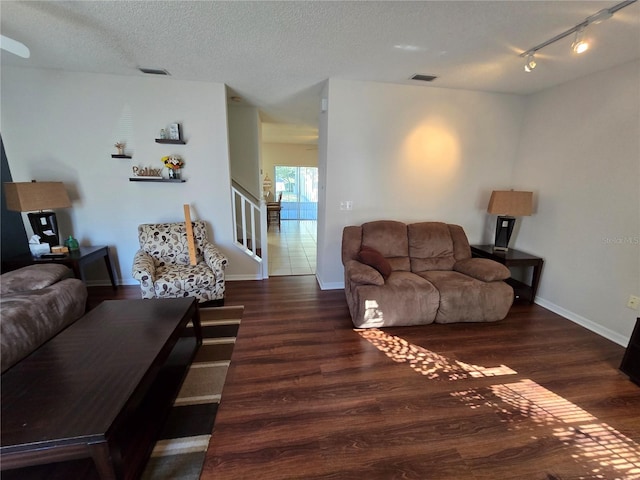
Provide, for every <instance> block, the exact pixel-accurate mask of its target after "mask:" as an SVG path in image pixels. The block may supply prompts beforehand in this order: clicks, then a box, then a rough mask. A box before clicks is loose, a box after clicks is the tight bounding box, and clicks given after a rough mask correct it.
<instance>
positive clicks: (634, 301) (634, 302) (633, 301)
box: [627, 295, 640, 310]
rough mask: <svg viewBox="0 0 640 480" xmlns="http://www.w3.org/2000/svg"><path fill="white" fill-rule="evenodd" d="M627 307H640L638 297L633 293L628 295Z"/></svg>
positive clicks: (636, 308)
mask: <svg viewBox="0 0 640 480" xmlns="http://www.w3.org/2000/svg"><path fill="white" fill-rule="evenodd" d="M627 307H629V308H631V309H633V310H638V307H640V297H637V296H635V295H629V301H628V302H627Z"/></svg>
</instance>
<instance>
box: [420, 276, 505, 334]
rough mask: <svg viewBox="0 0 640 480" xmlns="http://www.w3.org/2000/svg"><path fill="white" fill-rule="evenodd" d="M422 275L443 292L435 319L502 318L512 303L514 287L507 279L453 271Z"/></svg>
mask: <svg viewBox="0 0 640 480" xmlns="http://www.w3.org/2000/svg"><path fill="white" fill-rule="evenodd" d="M419 275H420V276H421V277H422V278H424V279H425V280H428V281H429V282H431V283H432V284H433V285H435V287H436V288H437V289H438V291H439V292H440V306H439V308H438V313H437V315H436V318H435V322H436V323H453V322H492V321H496V320H502V319H503V318H504V317H506V316H507V313H508V312H509V308H510V307H511V304H512V303H513V289H512V288H511V287H510V286H509V285H507V284H506V283H504V282H489V283H487V282H483V281H481V280H477V279H475V278H472V277H470V276H468V275H465V274H463V273H459V272H454V271H437V270H434V271H429V272H421V273H420V274H419Z"/></svg>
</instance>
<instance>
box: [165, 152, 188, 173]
mask: <svg viewBox="0 0 640 480" xmlns="http://www.w3.org/2000/svg"><path fill="white" fill-rule="evenodd" d="M162 163H164V166H165V167H167V168H168V169H169V170H180V169H181V168H182V167H183V166H184V161H183V160H182V158H181V157H180V155H167V156H166V157H162Z"/></svg>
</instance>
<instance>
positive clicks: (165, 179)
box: [129, 177, 186, 183]
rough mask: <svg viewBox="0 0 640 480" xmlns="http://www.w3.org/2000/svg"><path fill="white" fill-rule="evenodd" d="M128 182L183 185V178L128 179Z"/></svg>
mask: <svg viewBox="0 0 640 480" xmlns="http://www.w3.org/2000/svg"><path fill="white" fill-rule="evenodd" d="M129 181H130V182H164V183H184V182H186V180H185V179H183V178H144V177H129Z"/></svg>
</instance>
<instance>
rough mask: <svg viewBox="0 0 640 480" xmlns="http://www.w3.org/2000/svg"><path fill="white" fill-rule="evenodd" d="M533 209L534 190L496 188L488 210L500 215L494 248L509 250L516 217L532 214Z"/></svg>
mask: <svg viewBox="0 0 640 480" xmlns="http://www.w3.org/2000/svg"><path fill="white" fill-rule="evenodd" d="M532 210H533V192H516V191H513V190H494V191H493V192H491V199H490V200H489V206H488V207H487V212H489V213H491V214H493V215H498V221H497V223H496V238H495V242H494V247H493V249H494V250H502V251H505V252H506V251H507V250H509V239H510V238H511V234H512V233H513V227H514V225H515V223H516V219H515V217H523V216H529V215H531V212H532Z"/></svg>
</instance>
